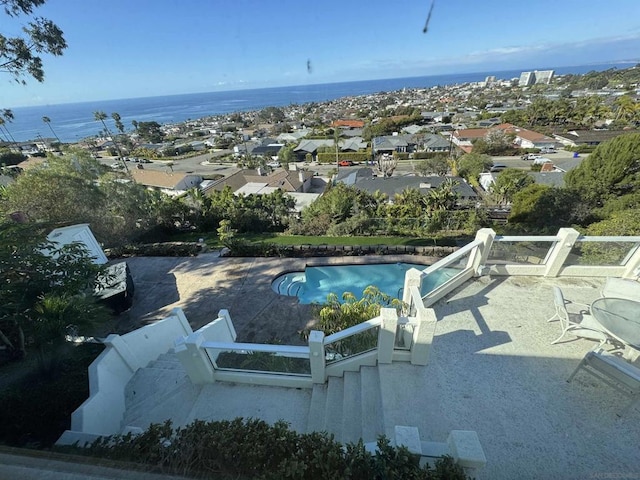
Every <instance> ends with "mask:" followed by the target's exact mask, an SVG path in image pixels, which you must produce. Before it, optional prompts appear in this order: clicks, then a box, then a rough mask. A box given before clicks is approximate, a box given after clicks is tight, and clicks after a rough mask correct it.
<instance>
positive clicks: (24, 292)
mask: <svg viewBox="0 0 640 480" xmlns="http://www.w3.org/2000/svg"><path fill="white" fill-rule="evenodd" d="M49 230H50V228H49V227H48V226H46V225H29V224H26V225H23V224H2V225H0V279H1V280H2V281H1V282H0V305H1V307H0V342H2V343H3V344H4V345H5V346H6V347H7V348H8V349H9V351H10V352H11V353H13V354H14V355H15V356H24V355H25V354H26V351H27V349H28V348H29V347H33V348H35V349H36V351H37V352H38V355H39V358H40V360H41V363H40V367H41V370H42V373H51V372H52V371H53V369H54V368H55V363H51V356H52V355H55V353H56V352H57V350H58V349H59V347H60V345H61V343H64V335H65V333H66V326H67V325H70V324H73V325H77V326H79V327H81V328H82V327H83V326H87V325H88V324H90V323H91V322H92V321H93V320H100V319H104V317H105V310H104V307H102V306H99V305H96V303H97V301H96V299H95V298H94V297H93V295H92V294H93V289H94V286H95V281H96V276H97V275H98V274H100V273H101V272H102V268H100V267H99V266H97V265H94V264H93V263H92V261H91V258H90V257H89V255H88V253H87V251H86V248H85V247H84V245H82V244H80V243H72V244H68V245H63V246H61V245H58V244H56V243H54V242H50V241H47V240H45V236H46V233H48V231H49Z"/></svg>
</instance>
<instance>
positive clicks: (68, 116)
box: [0, 63, 633, 142]
mask: <svg viewBox="0 0 640 480" xmlns="http://www.w3.org/2000/svg"><path fill="white" fill-rule="evenodd" d="M632 65H633V64H631V63H628V64H603V65H582V66H573V67H557V68H551V69H553V70H555V71H556V74H559V75H562V74H569V73H571V74H583V73H587V72H589V71H592V70H595V71H602V70H606V69H608V68H612V67H614V66H617V67H618V68H627V67H630V66H632ZM537 70H544V69H542V68H538V69H537ZM521 72H522V70H510V71H500V72H476V73H461V74H451V75H432V76H425V77H411V78H389V79H383V80H364V81H357V82H342V83H328V84H318V85H298V86H290V87H277V88H262V89H254V90H234V91H226V92H208V93H193V94H184V95H168V96H160V97H144V98H129V99H120V100H103V101H94V102H82V103H67V104H60V105H43V106H36V107H16V108H13V109H12V111H13V114H14V116H15V119H14V120H13V122H11V123H9V124H7V125H6V126H7V127H8V129H9V131H10V132H11V135H12V136H13V138H14V139H15V140H16V141H26V140H33V139H37V138H38V137H40V136H42V137H52V136H53V135H52V133H51V130H50V129H49V127H48V126H47V125H46V124H45V123H44V122H43V121H42V117H43V116H47V117H49V118H50V119H51V124H50V125H51V127H52V128H53V130H54V131H55V133H56V134H57V135H58V137H59V138H60V139H61V140H62V141H63V142H77V141H78V140H80V139H83V138H86V137H91V136H95V135H97V134H98V132H99V131H101V130H102V125H101V124H100V122H97V121H95V120H94V118H93V112H95V111H98V110H100V111H103V112H105V113H106V114H107V115H109V116H110V115H111V113H113V112H117V113H118V114H120V116H121V118H122V122H123V123H124V125H125V128H126V129H127V130H132V129H133V127H132V125H131V121H132V120H136V121H138V122H149V121H156V122H158V123H160V124H164V123H176V122H183V121H186V120H189V119H191V120H195V119H198V118H203V117H207V116H212V115H220V114H225V113H231V112H237V111H250V110H259V109H262V108H265V107H269V106H274V107H283V106H287V105H292V104H304V103H308V102H325V101H328V100H334V99H337V98H341V97H348V96H357V95H367V94H371V93H378V92H391V91H396V90H401V89H403V88H428V87H433V86H438V85H454V84H461V83H469V82H479V81H483V80H484V79H485V78H486V77H487V76H489V75H495V76H496V78H498V79H511V78H515V77H519V76H520V73H521ZM0 107H1V105H0ZM107 122H108V123H107V124H108V125H109V124H112V122H111V121H110V120H107ZM110 128H112V127H110ZM113 130H115V129H113Z"/></svg>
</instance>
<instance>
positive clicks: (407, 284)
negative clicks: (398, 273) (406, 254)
mask: <svg viewBox="0 0 640 480" xmlns="http://www.w3.org/2000/svg"><path fill="white" fill-rule="evenodd" d="M424 277H425V274H424V273H422V272H421V271H420V270H418V269H417V268H410V269H409V270H407V273H405V274H404V290H403V291H402V301H403V302H404V303H406V304H407V305H409V311H411V287H418V291H421V290H422V279H423V278H424Z"/></svg>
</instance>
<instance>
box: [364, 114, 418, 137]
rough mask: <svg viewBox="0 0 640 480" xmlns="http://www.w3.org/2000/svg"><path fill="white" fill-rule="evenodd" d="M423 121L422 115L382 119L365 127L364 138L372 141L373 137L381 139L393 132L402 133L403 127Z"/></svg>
mask: <svg viewBox="0 0 640 480" xmlns="http://www.w3.org/2000/svg"><path fill="white" fill-rule="evenodd" d="M421 121H422V117H421V116H420V115H415V116H413V115H412V116H406V117H401V118H382V119H380V121H378V122H377V123H372V124H370V125H367V126H366V127H364V130H363V132H362V138H364V139H365V140H366V141H371V139H372V138H373V137H380V136H382V135H391V134H392V133H393V132H397V131H400V130H401V129H402V127H406V126H407V125H411V124H414V123H419V122H421Z"/></svg>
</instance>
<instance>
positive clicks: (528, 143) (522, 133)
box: [498, 124, 557, 148]
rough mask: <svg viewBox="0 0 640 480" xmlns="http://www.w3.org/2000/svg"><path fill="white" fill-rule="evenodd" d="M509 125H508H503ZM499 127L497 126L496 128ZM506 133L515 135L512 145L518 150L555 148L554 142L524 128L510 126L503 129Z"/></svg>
mask: <svg viewBox="0 0 640 480" xmlns="http://www.w3.org/2000/svg"><path fill="white" fill-rule="evenodd" d="M503 125H509V124H503ZM499 127H500V125H499V126H498V128H499ZM505 130H506V131H507V132H508V133H513V134H515V138H514V140H513V143H514V144H515V145H517V146H518V147H520V148H543V147H552V148H553V147H555V146H556V143H557V142H556V140H555V139H553V138H551V137H548V136H546V135H543V134H542V133H538V132H534V131H532V130H527V129H526V128H520V127H516V126H514V125H510V126H509V127H508V128H506V129H505Z"/></svg>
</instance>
